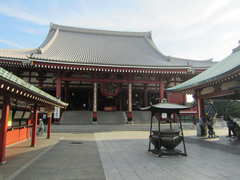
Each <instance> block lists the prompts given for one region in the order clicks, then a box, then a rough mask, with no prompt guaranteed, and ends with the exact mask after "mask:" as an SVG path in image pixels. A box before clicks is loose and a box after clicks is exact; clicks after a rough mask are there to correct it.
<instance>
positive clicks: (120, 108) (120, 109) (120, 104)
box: [119, 87, 123, 111]
mask: <svg viewBox="0 0 240 180" xmlns="http://www.w3.org/2000/svg"><path fill="white" fill-rule="evenodd" d="M122 93H123V92H122V87H121V88H120V103H119V106H120V107H119V111H122Z"/></svg>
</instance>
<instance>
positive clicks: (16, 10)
mask: <svg viewBox="0 0 240 180" xmlns="http://www.w3.org/2000/svg"><path fill="white" fill-rule="evenodd" d="M0 21H1V28H0V48H4V49H5V48H7V49H15V48H37V47H39V46H40V45H41V43H42V42H43V41H44V39H45V37H46V36H47V33H48V30H49V26H50V22H52V23H55V24H60V25H67V26H75V27H82V28H94V29H106V30H121V31H152V35H153V40H154V42H155V44H156V45H157V47H158V48H159V50H160V51H161V52H162V53H163V54H165V55H171V56H174V57H182V58H189V59H196V60H205V59H210V58H213V60H215V61H219V60H222V59H223V58H225V57H226V56H228V55H230V54H231V52H232V49H233V48H235V47H237V46H238V40H240V1H237V0H235V1H234V0H118V1H114V0H78V1H77V0H48V1H47V0H38V1H35V0H8V1H5V0H0Z"/></svg>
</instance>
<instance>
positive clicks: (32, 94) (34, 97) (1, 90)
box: [0, 67, 68, 108]
mask: <svg viewBox="0 0 240 180" xmlns="http://www.w3.org/2000/svg"><path fill="white" fill-rule="evenodd" d="M0 94H1V95H9V96H11V97H15V98H17V99H22V100H26V101H29V102H35V103H37V104H39V105H43V106H57V107H61V108H66V107H67V106H68V103H65V102H63V101H61V100H60V99H57V98H55V97H53V96H52V95H50V94H48V93H46V92H44V91H42V90H41V89H39V88H37V87H35V86H33V85H31V84H29V83H27V82H26V81H24V80H22V79H21V78H19V77H17V76H15V75H14V74H12V73H10V72H8V71H7V70H5V69H3V68H1V67H0Z"/></svg>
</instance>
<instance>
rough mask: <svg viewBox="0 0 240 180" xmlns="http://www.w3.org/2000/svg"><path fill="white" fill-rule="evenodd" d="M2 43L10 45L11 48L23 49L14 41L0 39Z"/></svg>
mask: <svg viewBox="0 0 240 180" xmlns="http://www.w3.org/2000/svg"><path fill="white" fill-rule="evenodd" d="M0 42H1V43H3V44H6V45H9V46H13V47H15V48H21V46H20V45H19V44H18V43H16V42H13V41H9V40H4V39H0Z"/></svg>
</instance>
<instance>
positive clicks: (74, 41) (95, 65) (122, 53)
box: [0, 23, 216, 123]
mask: <svg viewBox="0 0 240 180" xmlns="http://www.w3.org/2000/svg"><path fill="white" fill-rule="evenodd" d="M214 64H216V63H215V62H213V61H212V59H209V60H193V59H184V58H178V57H172V56H170V55H164V54H163V53H162V52H160V51H159V49H158V48H157V46H156V45H155V44H154V41H153V39H152V34H151V32H125V31H109V30H95V29H84V28H77V27H70V26H62V25H57V24H53V23H51V24H50V29H49V32H48V34H47V37H46V39H45V40H44V41H43V43H42V44H41V45H40V46H39V47H38V48H32V49H0V66H1V67H2V68H4V69H6V70H7V71H9V72H11V73H13V74H14V75H16V76H17V77H20V78H21V79H23V80H24V81H26V82H28V83H30V84H32V85H34V86H35V87H38V88H39V89H41V90H43V91H45V92H47V93H48V94H51V95H53V96H55V97H56V98H58V99H60V100H62V101H64V102H66V103H69V106H68V107H67V109H66V110H67V111H73V110H74V111H82V110H84V111H89V112H90V113H91V114H92V123H97V122H98V112H100V111H105V112H107V111H114V110H116V111H122V112H127V114H126V119H127V122H128V123H132V121H134V116H133V114H132V112H133V111H138V110H139V109H138V107H139V106H140V107H146V106H149V104H150V102H152V103H153V104H154V103H158V102H161V100H162V99H163V98H165V99H167V101H168V102H171V103H177V104H185V103H186V95H185V94H170V93H168V92H166V91H165V89H167V88H171V87H173V86H176V85H178V84H181V83H182V82H184V81H187V80H189V79H191V78H193V77H194V76H196V75H198V74H200V73H201V72H203V71H205V70H206V69H208V68H210V67H211V66H213V65H214ZM0 96H1V95H0ZM0 106H1V98H0ZM56 112H59V113H57V114H61V113H62V112H63V111H62V109H61V110H60V109H56V110H55V114H56ZM190 114H191V113H190ZM182 115H184V113H183V114H182ZM55 119H60V115H59V116H55Z"/></svg>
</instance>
